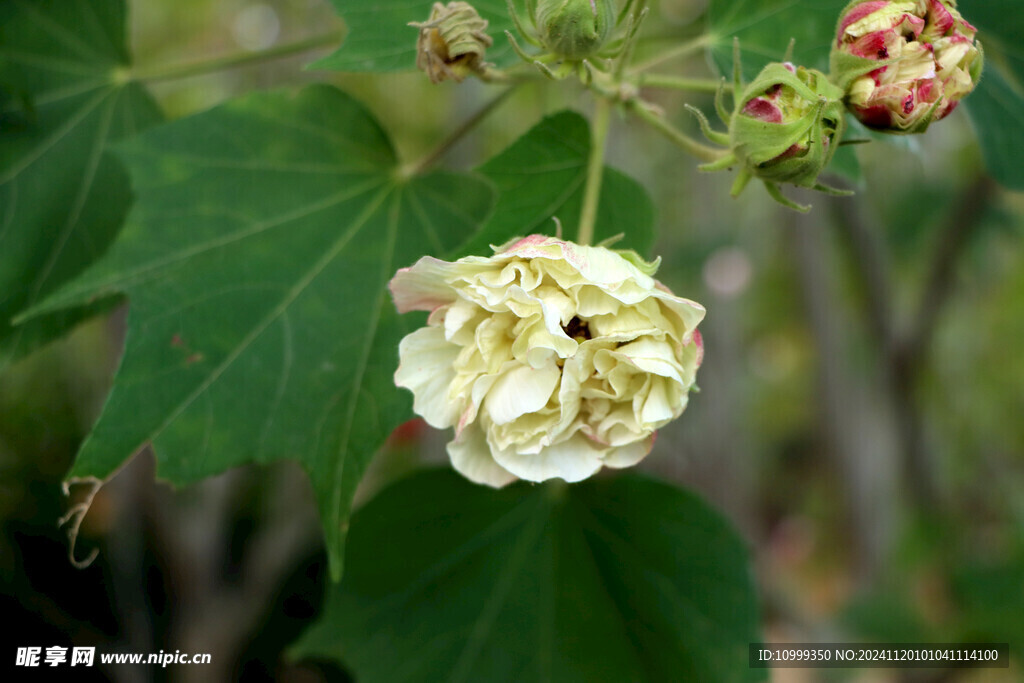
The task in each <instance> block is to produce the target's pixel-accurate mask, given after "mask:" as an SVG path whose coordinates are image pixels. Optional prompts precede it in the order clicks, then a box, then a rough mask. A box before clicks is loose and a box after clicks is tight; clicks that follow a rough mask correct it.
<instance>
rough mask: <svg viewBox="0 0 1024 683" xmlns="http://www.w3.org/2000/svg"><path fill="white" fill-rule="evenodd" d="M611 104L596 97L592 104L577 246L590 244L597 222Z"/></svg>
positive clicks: (604, 99) (602, 98)
mask: <svg viewBox="0 0 1024 683" xmlns="http://www.w3.org/2000/svg"><path fill="white" fill-rule="evenodd" d="M611 112H612V103H611V101H610V100H608V99H607V98H604V97H598V98H596V100H595V104H594V125H593V131H592V136H591V143H590V160H589V162H588V163H587V184H586V188H585V190H584V193H583V209H582V210H581V211H580V229H579V232H578V233H577V235H576V241H577V242H578V243H579V244H590V243H591V242H592V241H593V239H594V223H595V222H596V221H597V204H598V201H599V200H600V198H601V176H602V175H603V174H604V150H605V147H606V143H607V141H608V125H609V123H610V122H611Z"/></svg>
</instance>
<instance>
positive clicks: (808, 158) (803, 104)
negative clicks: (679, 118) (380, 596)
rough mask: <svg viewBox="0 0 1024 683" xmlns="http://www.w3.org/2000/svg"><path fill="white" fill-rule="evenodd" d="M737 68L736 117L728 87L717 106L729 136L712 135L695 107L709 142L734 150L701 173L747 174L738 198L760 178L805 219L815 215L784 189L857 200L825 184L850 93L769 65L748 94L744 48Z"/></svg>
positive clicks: (812, 72) (817, 77)
mask: <svg viewBox="0 0 1024 683" xmlns="http://www.w3.org/2000/svg"><path fill="white" fill-rule="evenodd" d="M734 60H735V74H734V82H733V110H732V111H731V112H728V111H727V110H726V108H725V106H724V105H723V103H722V94H723V91H724V85H723V87H722V88H720V89H719V92H718V97H717V98H716V107H717V109H718V114H719V117H720V118H721V119H722V120H723V122H724V123H725V124H726V125H727V126H728V132H725V133H723V132H719V131H715V130H712V128H711V126H710V124H709V123H708V121H707V118H706V117H705V116H704V114H703V113H701V112H700V111H699V110H698V109H696V108H694V107H690V106H688V105H687V109H689V110H690V111H691V112H692V113H694V114H695V115H696V116H697V118H698V120H699V121H700V124H701V130H702V131H703V133H704V135H705V137H707V138H708V139H709V140H711V141H712V142H715V143H718V144H720V145H723V146H727V147H728V148H729V152H728V154H726V155H725V156H723V157H722V158H721V159H719V160H717V161H714V162H712V163H710V164H705V165H703V166H701V167H700V168H701V170H704V171H718V170H724V169H729V168H732V167H733V166H739V167H740V171H739V174H738V175H737V177H736V181H735V182H734V183H733V186H732V191H731V193H732V195H733V196H737V195H738V194H739V193H740V192H742V191H743V189H744V188H745V187H746V186H747V184H748V183H749V182H750V180H751V179H752V178H758V179H759V180H761V181H762V182H763V183H764V185H765V188H766V189H767V190H768V193H769V194H770V195H771V196H772V198H774V199H775V200H776V201H778V202H779V203H781V204H783V205H785V206H787V207H789V208H791V209H795V210H797V211H801V212H805V211H807V210H809V209H810V207H809V206H803V205H800V204H797V203H795V202H793V201H792V200H790V199H788V198H786V197H785V196H783V194H782V192H781V191H780V189H779V185H780V184H782V183H786V184H789V185H796V186H798V187H807V188H811V189H814V190H818V191H819V192H825V193H828V194H839V195H846V194H851V193H849V192H845V191H841V190H837V189H834V188H831V187H828V186H826V185H823V184H822V183H820V182H819V181H818V176H820V175H821V173H822V172H824V171H825V169H826V168H827V167H828V165H829V162H831V161H832V157H833V156H834V155H835V152H836V149H837V148H838V147H839V143H840V141H841V139H842V137H843V133H844V132H845V130H846V118H845V111H844V106H843V102H842V97H843V91H842V90H841V89H840V88H838V87H836V86H835V85H834V84H832V83H831V82H830V81H829V79H828V77H827V76H825V74H823V73H822V72H820V71H818V70H816V69H808V68H806V67H803V66H794V65H793V64H791V63H790V62H788V61H786V62H774V63H771V64H768V65H767V66H765V67H764V69H762V70H761V72H760V73H759V74H758V75H757V77H756V78H755V79H754V80H753V81H751V82H750V83H749V84H747V85H745V86H744V85H743V82H742V79H741V77H740V73H741V69H740V66H739V64H740V57H739V48H738V47H737V48H736V50H735V56H734Z"/></svg>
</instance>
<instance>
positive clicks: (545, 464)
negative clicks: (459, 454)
mask: <svg viewBox="0 0 1024 683" xmlns="http://www.w3.org/2000/svg"><path fill="white" fill-rule="evenodd" d="M604 451H605V448H604V447H603V446H599V445H597V444H595V443H594V442H592V441H591V440H590V439H588V438H587V437H585V436H583V435H582V434H578V433H577V434H575V435H573V436H572V437H571V438H569V439H567V440H566V441H563V442H561V443H557V444H553V445H551V446H548V447H547V448H544V449H543V450H541V451H540V452H539V453H536V454H524V453H516V452H515V451H514V450H512V449H506V450H504V451H502V450H495V451H494V460H495V461H496V462H497V463H498V464H499V465H501V466H502V467H504V468H505V469H506V470H508V471H509V472H511V473H512V474H514V475H516V476H517V477H519V478H520V479H525V480H527V481H546V480H548V479H555V478H558V479H564V480H565V481H567V482H570V483H572V482H575V481H582V480H584V479H586V478H587V477H589V476H591V475H592V474H594V473H595V472H597V471H598V470H599V469H601V465H602V460H601V456H602V454H603V453H604Z"/></svg>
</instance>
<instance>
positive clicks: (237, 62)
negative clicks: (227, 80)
mask: <svg viewBox="0 0 1024 683" xmlns="http://www.w3.org/2000/svg"><path fill="white" fill-rule="evenodd" d="M342 35H344V34H343V32H342V31H331V32H329V33H325V34H323V35H319V36H313V37H311V38H303V39H302V40H298V41H295V42H293V43H285V44H284V45H275V46H274V47H271V48H269V49H266V50H260V51H258V52H242V53H238V54H232V55H224V56H223V57H214V58H212V59H205V60H203V61H199V62H192V63H190V64H167V65H162V66H157V67H153V68H150V69H138V70H133V71H132V72H131V73H130V78H131V80H133V81H139V82H143V83H154V82H156V81H169V80H173V79H178V78H189V77H191V76H202V75H204V74H210V73H215V72H217V71H223V70H225V69H233V68H235V67H239V66H245V65H247V64H256V63H259V62H265V61H268V60H271V59H281V58H283V57H291V56H292V55H297V54H301V53H303V52H308V51H310V50H315V49H316V48H319V47H326V46H328V45H333V44H335V43H337V42H338V41H340V40H341V38H342Z"/></svg>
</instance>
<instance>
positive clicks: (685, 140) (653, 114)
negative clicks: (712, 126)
mask: <svg viewBox="0 0 1024 683" xmlns="http://www.w3.org/2000/svg"><path fill="white" fill-rule="evenodd" d="M627 106H628V108H629V110H630V111H631V112H633V113H634V114H636V115H637V116H638V117H639V118H640V119H641V120H643V121H644V122H646V123H647V124H648V125H650V126H651V127H652V128H654V129H655V130H657V131H658V132H660V133H661V134H662V135H664V136H665V137H667V138H668V139H669V140H671V141H672V142H674V143H675V144H676V145H678V146H679V147H681V148H682V149H683V151H685V152H686V153H687V154H690V155H692V156H695V157H697V158H698V159H700V160H701V161H706V162H711V161H717V160H718V159H721V158H722V157H723V156H725V155H726V154H728V151H727V150H721V149H715V148H714V147H709V146H707V145H705V144H703V143H701V142H698V141H696V140H694V139H693V138H691V137H690V136H689V135H687V134H686V133H684V132H682V131H681V130H679V129H678V128H676V127H675V126H673V125H672V124H671V123H669V122H668V121H666V120H665V117H664V116H662V115H661V114H660V113H658V112H657V111H654V110H653V109H651V107H650V106H649V105H647V104H646V103H644V102H640V101H638V100H631V101H630V102H628V103H627Z"/></svg>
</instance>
